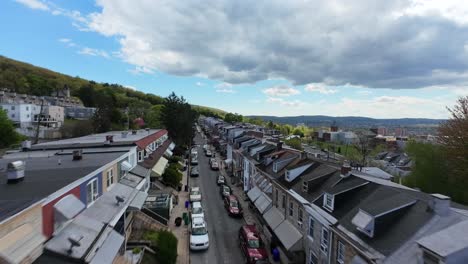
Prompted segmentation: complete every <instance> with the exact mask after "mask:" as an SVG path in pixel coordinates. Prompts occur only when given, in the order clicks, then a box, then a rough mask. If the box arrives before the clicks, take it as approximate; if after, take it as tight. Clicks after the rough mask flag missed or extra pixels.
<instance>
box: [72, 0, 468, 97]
mask: <svg viewBox="0 0 468 264" xmlns="http://www.w3.org/2000/svg"><path fill="white" fill-rule="evenodd" d="M97 5H98V7H99V8H100V10H98V11H96V12H94V13H92V14H89V15H82V14H74V15H70V17H71V18H72V19H73V20H74V23H75V24H78V25H79V26H81V30H91V31H95V32H98V33H99V34H102V35H104V36H108V37H116V38H117V39H118V40H119V43H120V46H121V48H120V50H121V54H122V59H123V60H124V61H125V62H127V63H130V64H132V65H134V66H137V67H145V68H147V69H151V70H153V71H163V72H166V73H169V74H173V75H180V76H203V77H206V78H209V79H214V80H220V81H223V82H228V83H233V84H234V83H254V82H257V81H260V80H267V79H285V80H289V81H291V82H292V83H293V84H294V85H298V84H308V83H325V84H327V85H338V86H339V85H345V84H347V83H352V84H354V85H356V86H365V87H372V88H399V89H404V88H421V87H426V86H430V85H448V84H459V83H461V82H466V81H468V74H467V73H468V71H467V69H468V59H467V58H468V52H467V51H466V49H465V45H466V43H468V26H467V25H466V24H468V23H465V22H463V21H465V20H466V21H468V15H467V14H468V13H467V12H466V10H468V5H467V4H466V1H455V0H449V1H439V0H427V1H426V0H424V1H422V0H400V1H379V2H378V3H376V2H375V1H374V0H361V1H357V2H353V3H352V4H351V3H349V1H344V0H337V1H315V0H312V1H292V2H287V3H285V2H284V1H268V2H262V3H256V4H255V5H252V4H251V3H249V2H245V1H236V2H234V3H233V2H232V1H227V0H224V1H223V0H221V1H217V2H216V4H213V3H212V2H210V1H205V2H203V3H192V2H185V1H183V2H181V1H163V0H160V1H157V2H154V1H124V0H99V1H97ZM421 6H422V7H421ZM141 10H145V12H141ZM311 12H313V13H314V16H312V17H311V16H310V13H311ZM356 17H359V18H360V19H356ZM278 21H281V25H279V24H278ZM460 21H461V22H460ZM252 24H254V25H256V27H254V28H252ZM317 24H320V27H316V25H317ZM154 25H158V26H157V27H155V26H154ZM194 32H196V34H195V33H194Z"/></svg>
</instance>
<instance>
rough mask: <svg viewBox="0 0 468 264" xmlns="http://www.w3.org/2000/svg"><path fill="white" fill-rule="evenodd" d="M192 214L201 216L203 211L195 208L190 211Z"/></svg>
mask: <svg viewBox="0 0 468 264" xmlns="http://www.w3.org/2000/svg"><path fill="white" fill-rule="evenodd" d="M192 213H193V214H201V213H203V209H202V208H201V207H196V208H193V209H192Z"/></svg>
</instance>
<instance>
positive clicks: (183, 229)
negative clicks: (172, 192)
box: [168, 169, 190, 264]
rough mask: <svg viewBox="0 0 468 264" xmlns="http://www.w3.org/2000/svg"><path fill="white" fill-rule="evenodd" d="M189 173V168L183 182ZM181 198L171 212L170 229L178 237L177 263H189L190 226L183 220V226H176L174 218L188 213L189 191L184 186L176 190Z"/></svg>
mask: <svg viewBox="0 0 468 264" xmlns="http://www.w3.org/2000/svg"><path fill="white" fill-rule="evenodd" d="M187 173H188V169H187V170H186V171H184V172H183V173H182V174H183V177H182V183H183V184H184V186H185V184H186V183H187ZM176 193H177V195H178V197H179V199H178V204H177V205H175V206H174V208H173V209H172V212H171V217H170V219H169V223H168V226H169V229H171V231H172V233H174V235H175V236H176V237H177V240H178V243H177V254H178V256H177V264H189V263H190V250H189V231H188V228H189V227H188V226H187V225H185V224H184V221H182V225H181V226H176V225H175V222H174V220H175V219H176V218H177V217H182V214H183V213H188V210H187V209H186V208H185V201H187V200H188V199H189V194H188V192H184V188H182V191H180V192H176Z"/></svg>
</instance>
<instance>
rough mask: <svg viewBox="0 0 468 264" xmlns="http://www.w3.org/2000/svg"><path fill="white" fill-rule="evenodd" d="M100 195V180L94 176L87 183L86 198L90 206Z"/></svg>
mask: <svg viewBox="0 0 468 264" xmlns="http://www.w3.org/2000/svg"><path fill="white" fill-rule="evenodd" d="M98 195H99V193H98V181H97V178H94V179H92V180H91V181H90V182H88V184H87V185H86V198H87V203H88V206H89V205H90V204H92V203H94V201H96V199H97V197H98Z"/></svg>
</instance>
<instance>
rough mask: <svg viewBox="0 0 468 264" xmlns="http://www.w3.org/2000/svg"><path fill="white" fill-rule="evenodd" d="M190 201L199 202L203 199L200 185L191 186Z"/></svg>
mask: <svg viewBox="0 0 468 264" xmlns="http://www.w3.org/2000/svg"><path fill="white" fill-rule="evenodd" d="M190 201H191V202H199V201H201V192H200V187H192V188H190Z"/></svg>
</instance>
